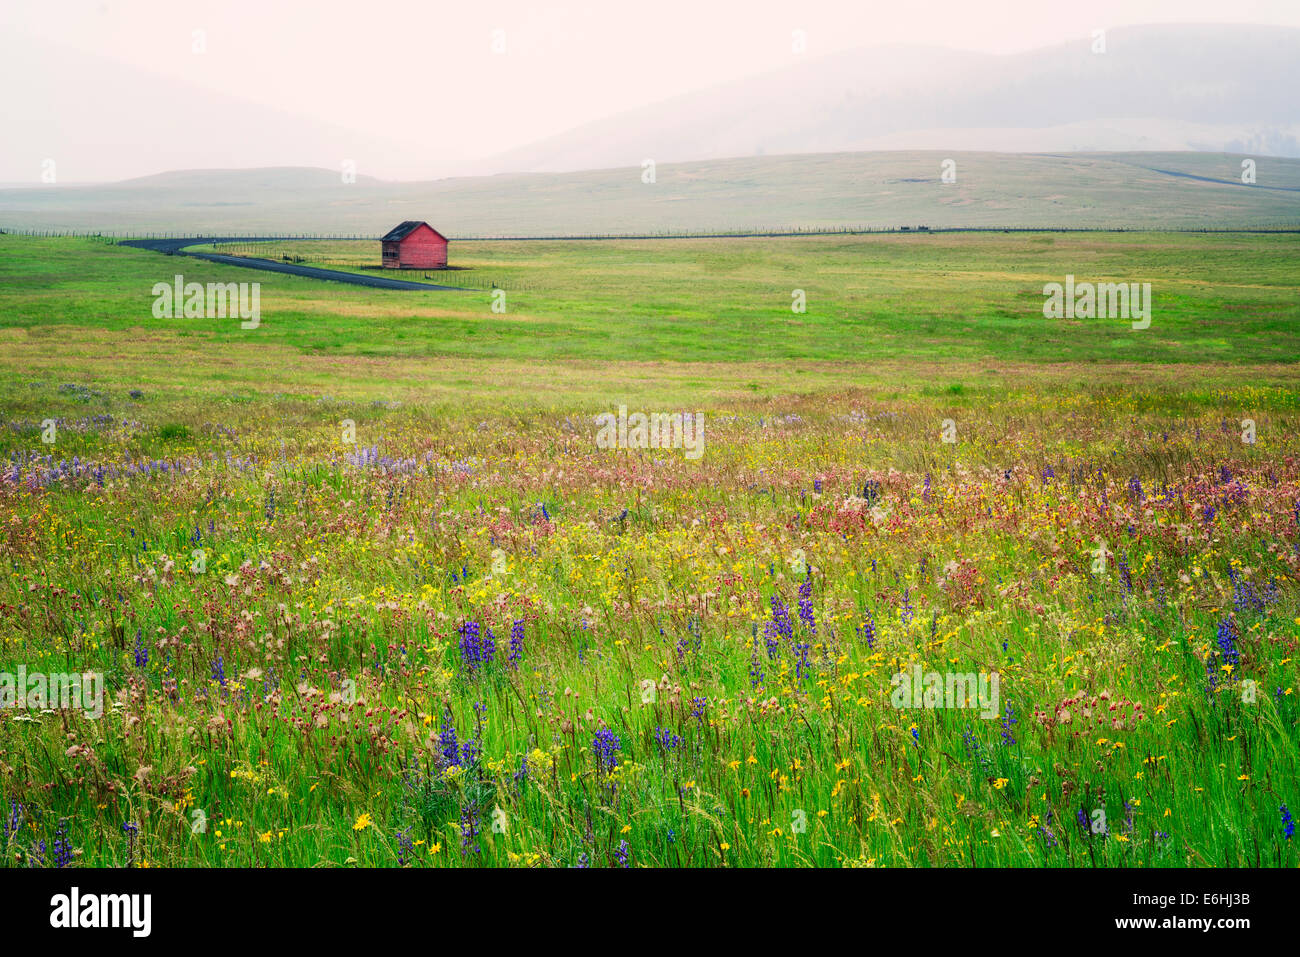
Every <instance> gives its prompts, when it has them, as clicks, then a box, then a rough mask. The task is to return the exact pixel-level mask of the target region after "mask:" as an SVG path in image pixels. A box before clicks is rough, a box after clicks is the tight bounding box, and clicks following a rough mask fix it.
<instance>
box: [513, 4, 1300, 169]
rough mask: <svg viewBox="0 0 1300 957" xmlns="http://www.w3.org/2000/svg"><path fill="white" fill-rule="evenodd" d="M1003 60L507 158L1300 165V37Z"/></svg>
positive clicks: (966, 63) (733, 107)
mask: <svg viewBox="0 0 1300 957" xmlns="http://www.w3.org/2000/svg"><path fill="white" fill-rule="evenodd" d="M1092 47H1093V41H1092V39H1091V38H1082V39H1080V40H1079V41H1078V42H1075V43H1069V44H1064V45H1061V46H1056V47H1050V48H1044V49H1038V50H1033V51H1030V52H1027V53H1019V54H1012V55H1006V56H995V55H989V54H981V53H970V52H959V51H953V50H946V49H940V48H932V47H922V46H888V47H879V48H874V49H866V50H858V51H853V52H850V53H843V54H837V55H834V56H829V57H824V58H821V59H815V60H810V61H809V62H807V63H802V64H799V65H797V66H792V67H786V68H784V69H781V70H777V71H774V72H771V73H767V74H763V75H761V76H757V77H752V78H749V79H745V80H739V81H735V82H732V83H728V84H726V85H723V86H719V87H715V88H713V89H709V90H704V91H700V92H696V93H690V94H687V95H684V96H679V97H676V98H674V99H671V100H667V101H664V102H662V103H659V104H656V105H652V106H648V107H644V108H641V109H637V110H633V111H630V112H627V113H622V114H618V115H616V116H612V117H609V118H607V119H604V120H600V121H597V122H595V123H590V124H587V125H585V126H581V127H578V128H577V129H573V130H570V131H568V132H565V133H562V134H560V135H557V136H554V137H551V138H549V139H546V140H543V141H541V142H538V143H535V144H532V145H530V146H525V147H522V148H519V149H516V150H512V151H510V152H507V153H504V154H502V155H500V156H498V157H496V158H495V159H494V160H493V161H492V163H491V167H492V168H493V169H498V170H502V171H509V170H536V171H543V170H545V171H552V170H554V171H560V170H579V169H601V168H605V167H614V166H636V165H639V164H640V163H641V162H642V160H644V159H654V160H655V161H656V162H660V163H662V162H679V161H687V160H702V159H713V158H721V157H728V156H760V155H765V154H768V155H770V154H788V153H814V152H836V151H849V150H852V151H857V150H880V149H940V150H997V151H1002V152H1038V151H1092V150H1193V151H1212V152H1225V151H1226V152H1234V153H1252V154H1256V155H1260V156H1289V157H1298V156H1300V95H1297V92H1296V91H1297V90H1298V89H1300V30H1297V29H1293V28H1285V27H1263V26H1244V25H1210V26H1202V25H1174V26H1142V27H1127V28H1120V29H1115V30H1111V31H1108V32H1107V33H1106V36H1105V52H1104V53H1094V52H1093V49H1092Z"/></svg>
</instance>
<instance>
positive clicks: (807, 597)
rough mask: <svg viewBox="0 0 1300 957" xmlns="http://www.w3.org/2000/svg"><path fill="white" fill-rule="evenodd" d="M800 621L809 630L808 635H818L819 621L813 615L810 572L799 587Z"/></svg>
mask: <svg viewBox="0 0 1300 957" xmlns="http://www.w3.org/2000/svg"><path fill="white" fill-rule="evenodd" d="M799 620H800V621H802V622H803V623H804V627H805V628H807V629H808V634H810V635H816V634H817V619H816V617H814V615H813V605H812V572H811V571H809V572H808V575H807V577H806V578H804V580H803V583H802V584H800V586H799Z"/></svg>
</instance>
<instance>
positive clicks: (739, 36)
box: [0, 0, 1300, 176]
mask: <svg viewBox="0 0 1300 957" xmlns="http://www.w3.org/2000/svg"><path fill="white" fill-rule="evenodd" d="M1220 21H1230V22H1235V23H1266V24H1285V25H1291V26H1300V2H1297V0H1255V2H1251V0H1241V2H1236V3H1233V4H1225V3H1223V2H1222V0H1094V2H1080V3H1063V2H1056V0H1001V2H998V3H995V4H979V3H970V2H969V0H932V2H924V0H913V2H901V3H900V2H898V0H891V2H865V3H864V2H862V0H839V2H831V0H801V2H799V3H793V4H792V3H790V2H789V0H744V2H708V0H705V2H701V0H653V2H647V3H642V4H637V3H624V2H611V0H598V2H568V3H552V2H547V0H487V2H483V0H468V2H465V3H447V2H405V0H387V2H383V3H380V2H370V3H357V2H350V0H312V2H298V0H291V2H276V0H257V2H252V0H212V2H207V0H204V2H196V0H53V2H52V0H6V2H5V3H4V5H3V9H2V10H0V30H3V31H4V34H5V35H7V36H8V37H9V40H10V41H11V42H22V40H21V38H22V37H23V36H24V35H26V36H30V37H35V38H39V39H40V40H43V41H46V42H48V43H51V44H58V45H61V46H63V47H65V48H71V49H73V50H81V51H86V52H89V53H93V54H96V55H98V56H102V57H107V58H109V59H112V60H115V61H118V62H120V63H122V64H126V65H129V66H130V67H132V68H134V69H135V70H141V71H147V72H149V73H152V74H158V75H161V76H162V77H165V78H171V79H174V80H176V81H179V82H180V83H184V84H194V85H197V86H199V87H202V88H205V89H207V90H211V91H217V92H220V93H223V94H226V95H229V96H235V97H240V98H244V99H247V100H251V101H254V102H256V103H260V104H263V105H266V106H273V107H276V108H278V109H281V110H285V111H288V112H292V113H297V114H300V115H306V116H310V117H314V118H316V119H319V120H324V121H328V122H330V123H334V124H338V125H340V126H344V127H347V128H349V129H351V130H355V131H357V132H358V133H360V134H363V135H365V136H382V135H389V134H392V133H393V132H394V131H395V130H400V129H402V128H403V127H406V128H407V129H411V128H415V127H420V126H427V125H438V126H439V127H440V128H441V129H442V130H443V135H442V136H441V137H440V146H439V153H440V160H441V166H442V168H443V169H444V170H451V169H454V168H463V169H466V170H468V169H470V168H472V162H471V161H472V160H473V159H475V158H479V157H485V156H491V155H494V154H497V153H500V152H502V151H504V150H507V149H509V148H511V147H515V146H519V145H522V144H525V143H529V142H531V141H534V140H536V139H539V138H542V137H545V136H548V135H551V134H555V133H559V132H562V131H563V130H565V129H568V128H570V127H572V126H575V125H578V124H581V123H584V122H587V121H589V120H594V119H598V118H600V117H603V116H606V115H609V114H611V113H617V112H620V111H623V110H627V109H630V108H633V107H637V106H642V105H644V104H647V103H652V102H655V101H657V100H662V99H665V98H667V97H670V96H673V95H675V94H679V93H683V92H687V91H690V90H695V89H699V88H701V87H706V86H710V85H712V84H716V83H719V82H722V81H725V80H730V79H735V78H738V77H743V76H745V75H749V74H753V73H757V72H762V71H766V70H770V69H774V68H777V67H780V66H785V65H788V64H790V63H792V62H794V60H795V59H796V57H798V56H804V57H815V56H818V55H823V54H827V53H833V52H837V51H841V50H845V49H851V48H860V47H870V46H872V45H876V44H882V43H895V42H902V43H927V44H937V45H942V46H950V47H957V48H963V49H969V50H979V51H985V52H992V53H1006V52H1015V51H1020V50H1025V49H1030V48H1033V47H1037V46H1044V45H1049V44H1053V43H1060V42H1065V41H1068V40H1079V39H1081V38H1087V37H1088V35H1089V33H1090V31H1091V30H1092V29H1094V28H1096V27H1111V28H1113V27H1116V26H1121V25H1130V24H1139V23H1178V22H1220ZM497 30H500V31H503V34H496V35H495V39H496V40H497V46H498V49H499V48H500V47H501V44H502V43H503V44H504V52H497V50H494V48H493V43H494V31H497ZM795 30H802V31H804V32H805V34H806V38H807V41H806V52H805V53H803V54H796V53H794V52H792V33H793V31H795ZM194 31H202V35H201V38H202V41H203V43H204V45H205V52H204V53H202V54H198V53H195V52H194V50H193V47H194V44H195V33H194ZM51 67H52V69H57V70H59V71H71V75H72V77H73V78H74V79H78V80H82V81H84V83H85V84H86V88H87V90H88V91H91V93H92V95H93V90H94V84H95V74H94V72H93V71H89V70H86V68H85V67H84V66H83V65H82V64H80V63H79V62H78V60H77V59H76V58H75V56H74V57H68V58H65V59H62V60H61V61H60V62H58V63H57V64H51ZM78 70H84V71H85V72H86V74H87V75H85V76H78V73H77V71H78ZM14 95H16V94H15V93H14V91H12V90H11V91H10V92H9V93H8V94H7V96H14ZM123 109H124V110H125V113H124V122H132V121H138V120H141V119H143V118H135V117H131V115H130V110H129V107H125V106H124V107H123ZM399 138H400V137H399ZM87 146H93V144H87ZM145 165H146V166H147V165H148V164H147V163H145ZM401 165H402V164H400V163H398V164H396V165H395V166H394V167H393V168H390V169H386V170H379V171H377V172H379V173H380V174H381V175H398V176H400V175H412V174H414V173H417V172H418V170H417V169H415V168H414V167H412V168H400V167H401ZM141 171H142V172H143V171H147V170H143V169H142V170H141Z"/></svg>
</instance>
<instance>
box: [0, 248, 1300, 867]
mask: <svg viewBox="0 0 1300 957" xmlns="http://www.w3.org/2000/svg"><path fill="white" fill-rule="evenodd" d="M1295 251H1296V240H1295V239H1294V238H1292V237H1280V236H1279V237H1246V236H1240V237H1238V236H1233V237H1225V236H1213V237H1211V236H1186V235H1178V236H1170V235H1166V234H1143V235H1132V236H1105V237H1095V236H1087V237H1084V236H1069V237H1061V236H1026V237H1003V236H962V237H951V236H948V237H940V236H928V237H898V236H891V237H864V238H858V239H825V238H821V239H804V240H790V241H754V240H744V241H729V242H724V241H680V242H679V241H671V242H645V243H607V244H600V243H581V244H560V243H519V244H506V243H502V244H481V245H480V244H475V245H473V246H468V245H467V246H462V247H457V246H453V259H454V260H455V261H457V262H458V263H459V264H461V265H466V266H470V267H472V270H473V273H474V274H476V275H482V276H488V275H491V276H493V277H497V276H500V277H501V278H502V281H510V282H515V283H518V284H520V285H522V286H528V287H530V288H529V289H528V290H526V291H521V292H519V293H518V294H517V295H515V294H509V295H508V303H509V306H508V311H507V312H506V314H505V315H493V314H492V313H491V312H490V309H489V299H488V297H487V296H486V295H485V294H483V293H479V292H472V293H432V294H425V293H415V294H409V293H389V292H382V291H371V290H364V289H353V288H350V287H347V286H342V285H335V284H329V283H320V282H315V281H309V280H299V279H294V278H289V277H283V276H278V275H274V274H270V273H258V272H252V271H248V270H242V269H238V268H235V267H227V266H218V265H214V264H207V263H203V262H201V261H197V260H192V259H186V258H184V257H173V258H167V257H163V256H160V255H158V254H154V253H147V252H142V251H138V250H133V249H127V248H123V247H115V246H111V245H107V244H98V243H92V242H89V241H83V240H58V241H55V240H47V241H36V240H27V239H17V238H15V237H10V236H3V237H0V341H2V342H3V349H2V350H0V359H2V362H3V365H2V368H3V371H4V376H3V379H2V380H0V466H3V467H4V472H3V476H4V478H3V480H2V481H0V514H2V515H4V516H5V519H4V523H3V526H2V527H0V568H3V570H4V575H3V576H0V610H2V611H3V614H2V615H0V673H4V672H13V671H15V670H16V669H17V667H18V666H19V665H22V666H25V667H26V668H27V669H28V671H41V672H80V671H83V670H94V671H99V672H103V674H104V675H105V682H106V685H107V687H108V689H109V701H108V702H107V704H106V706H105V713H104V715H103V716H102V717H100V718H97V719H96V718H90V717H87V716H85V715H83V714H82V713H80V712H78V711H75V710H74V711H70V712H65V711H50V712H49V713H45V712H42V711H41V710H40V709H35V710H31V709H19V708H4V709H0V802H2V803H3V806H4V808H5V809H6V812H8V810H9V809H10V807H11V805H10V802H11V801H12V802H17V804H18V805H20V806H21V808H20V811H19V815H18V817H19V820H20V821H21V826H20V827H19V829H18V831H17V832H16V833H15V834H12V835H10V834H8V833H7V832H6V836H5V837H4V838H3V840H2V841H0V843H2V845H3V846H2V847H0V850H2V851H3V854H4V859H5V861H6V863H8V864H10V865H14V866H25V865H27V864H35V863H39V862H40V857H39V854H38V853H37V849H36V848H37V842H38V841H40V840H44V841H45V842H46V847H47V848H50V847H52V846H53V841H54V840H55V838H56V836H57V835H58V834H59V833H60V830H59V829H60V828H62V829H63V830H62V833H64V834H66V835H67V837H68V840H69V841H70V843H71V845H72V846H73V847H74V848H75V850H76V857H75V858H74V861H73V865H74V866H117V865H122V864H140V863H146V862H147V863H149V864H151V865H160V864H161V865H181V864H190V865H223V866H260V865H272V866H282V865H301V866H317V865H325V866H347V865H353V864H357V865H363V866H395V865H398V864H399V863H400V864H402V865H404V866H411V867H425V866H484V865H487V866H492V865H499V866H568V865H573V864H577V863H580V862H581V861H584V860H585V861H586V862H588V863H589V864H590V865H591V866H618V865H619V864H620V854H625V855H626V860H627V861H628V863H629V864H631V865H632V866H656V865H657V866H740V865H749V866H811V865H817V866H972V865H974V866H1007V865H1018V866H1051V867H1064V866H1074V867H1094V866H1104V865H1115V866H1133V867H1146V866H1166V865H1191V866H1208V865H1223V866H1232V867H1262V866H1268V867H1272V866H1286V867H1293V866H1295V865H1296V864H1297V863H1300V860H1298V859H1297V857H1296V854H1297V851H1296V845H1295V843H1294V842H1293V841H1288V840H1287V839H1286V837H1285V834H1284V831H1283V826H1282V818H1281V810H1280V809H1281V807H1282V805H1287V806H1288V807H1289V808H1290V809H1291V810H1292V811H1293V812H1294V811H1296V810H1297V809H1300V791H1298V790H1297V785H1296V782H1297V781H1300V749H1298V748H1297V744H1300V704H1298V702H1300V697H1298V696H1297V694H1296V693H1295V688H1296V677H1297V664H1296V661H1297V656H1296V651H1297V644H1298V643H1300V600H1298V599H1297V590H1296V579H1297V575H1298V574H1300V565H1298V564H1297V559H1296V555H1297V548H1300V538H1297V535H1298V528H1297V516H1296V511H1295V510H1296V508H1297V502H1298V501H1300V466H1297V462H1300V439H1298V438H1297V436H1298V435H1300V432H1298V431H1297V427H1298V426H1300V409H1298V408H1297V405H1298V403H1300V396H1298V394H1297V392H1296V390H1295V388H1294V381H1295V378H1294V369H1295V366H1294V356H1295V352H1296V344H1297V337H1296V318H1297V317H1296V310H1297V306H1296V300H1295V296H1294V291H1295V290H1294V279H1293V274H1294V269H1293V264H1294V261H1295ZM318 252H320V250H318ZM323 254H325V255H326V256H327V258H332V259H340V258H347V257H348V256H353V257H355V256H357V255H365V253H364V250H361V251H360V252H359V253H358V252H357V251H355V250H350V249H347V248H343V247H340V248H335V249H325V250H324V251H323ZM354 268H355V266H354ZM177 271H179V272H183V273H184V275H185V277H186V279H188V280H194V281H202V282H207V281H259V282H262V283H263V289H262V320H261V325H260V327H259V328H258V329H256V330H241V329H240V328H239V323H238V320H231V319H227V320H158V319H154V318H153V317H152V315H151V312H150V306H151V301H152V300H151V295H150V290H151V288H152V284H153V283H154V282H158V281H170V278H171V276H172V274H173V273H175V272H177ZM1066 273H1073V274H1075V275H1076V276H1078V277H1079V278H1092V279H1096V280H1102V279H1107V278H1115V279H1126V280H1133V281H1150V282H1152V284H1153V287H1154V290H1155V296H1156V312H1155V316H1154V319H1153V322H1152V325H1151V328H1150V329H1147V330H1132V329H1131V328H1129V327H1128V326H1127V324H1125V323H1122V322H1104V321H1100V320H1098V321H1093V322H1092V323H1088V322H1080V323H1073V324H1070V323H1061V322H1053V321H1051V320H1045V319H1043V317H1042V315H1041V303H1042V295H1041V287H1042V284H1043V283H1044V282H1046V281H1052V280H1060V279H1061V278H1062V277H1063V276H1064V275H1065V274H1066ZM792 288H803V289H805V290H807V292H808V302H809V309H808V312H807V313H806V314H804V315H796V314H793V313H791V312H790V310H789V305H788V303H789V296H790V290H791V289H792ZM620 403H627V404H629V405H630V406H631V407H632V409H633V410H636V409H638V408H639V409H642V410H645V411H675V410H686V409H689V410H701V411H703V412H704V414H705V420H706V430H705V434H704V438H705V451H704V455H703V457H702V458H700V459H699V460H698V461H696V460H691V459H687V458H686V457H684V455H683V454H682V453H681V452H680V451H677V450H671V449H658V450H622V449H620V450H610V449H605V448H601V447H600V446H599V445H598V443H597V441H596V433H597V430H596V426H595V424H594V423H593V421H592V416H593V415H594V414H596V413H599V412H603V411H608V410H610V409H613V408H616V407H617V406H618V405H619V404H620ZM49 419H53V420H54V424H55V441H54V443H53V444H52V445H49V444H46V443H44V442H43V441H42V435H43V433H45V432H46V431H47V428H46V421H47V420H49ZM1246 419H1249V420H1250V421H1251V422H1252V423H1253V424H1254V426H1255V429H1256V441H1255V442H1254V443H1244V442H1243V441H1242V438H1241V432H1242V429H1243V426H1242V422H1243V420H1246ZM345 420H351V421H352V423H353V424H354V426H355V437H356V443H355V445H353V444H348V443H346V442H345V441H344V440H343V439H344V435H345V427H344V421H345ZM948 422H951V427H952V430H953V433H954V438H955V441H954V442H951V443H948V442H945V441H944V440H943V434H944V431H945V428H946V423H948ZM74 459H75V461H76V464H75V465H74V464H73V462H74ZM164 463H165V467H164ZM14 469H17V473H18V474H17V481H14ZM1134 483H1137V484H1136V486H1135V484H1134ZM864 496H865V497H864ZM868 499H869V500H868ZM1099 539H1100V540H1101V541H1102V542H1103V543H1104V545H1105V552H1106V556H1107V561H1106V563H1105V565H1104V566H1098V565H1097V564H1096V560H1097V555H1096V549H1097V541H1098V540H1099ZM196 553H198V554H196ZM200 559H201V560H200ZM804 566H810V567H811V569H812V572H811V574H806V573H805V572H804V571H802V570H801V569H802V567H804ZM805 583H806V585H807V587H808V589H809V592H810V594H809V595H808V599H807V601H808V607H807V612H808V613H810V614H811V616H812V617H813V619H814V620H815V628H816V630H815V631H814V630H813V629H812V628H810V627H809V625H808V624H807V623H806V621H805V620H804V618H803V617H801V615H800V614H799V611H800V598H801V596H800V592H799V588H800V585H801V584H805ZM774 597H775V598H777V599H778V600H779V601H780V602H783V603H784V604H785V605H786V606H788V609H789V615H790V618H791V619H792V625H791V634H790V637H788V638H785V637H780V636H779V634H778V637H777V638H776V640H775V643H774V649H773V650H772V651H771V652H769V646H768V644H767V625H768V623H769V622H771V621H773V611H772V609H773V606H772V599H773V598H774ZM469 621H472V622H475V623H477V624H478V625H479V626H480V628H481V629H482V631H481V634H482V635H486V629H488V628H491V629H492V631H493V634H494V636H495V641H496V651H495V655H494V658H493V661H492V662H491V663H490V664H487V665H482V666H479V667H470V666H469V665H468V664H467V663H466V661H465V658H464V655H463V651H462V647H461V635H460V633H459V631H460V629H461V627H462V625H463V624H464V623H465V622H469ZM516 621H522V622H523V626H522V627H523V645H522V650H521V654H520V657H519V658H518V659H517V660H516V661H514V662H511V661H510V660H509V657H510V652H511V644H510V637H511V632H512V626H513V624H514V623H515V622H516ZM1225 629H1226V631H1225ZM1225 634H1227V635H1228V636H1229V637H1230V644H1228V645H1227V646H1225V645H1224V644H1223V642H1222V639H1223V636H1224V635H1225ZM804 646H806V647H804ZM146 652H147V656H148V660H147V662H144V663H143V664H142V663H141V658H142V657H143V653H146ZM1234 656H1235V657H1234ZM218 661H219V662H220V663H219V665H218ZM915 665H919V666H921V667H922V668H923V669H924V670H926V671H932V670H933V671H939V672H941V673H946V672H949V671H956V672H962V673H966V672H969V673H983V674H988V673H991V672H997V673H998V674H999V676H1000V681H1001V697H1000V700H999V703H998V708H997V715H996V716H995V717H993V718H989V719H983V718H981V717H979V716H978V714H977V713H975V712H972V711H970V710H946V709H916V710H903V709H898V708H895V707H894V706H893V705H892V703H891V677H892V676H893V675H894V674H895V673H897V672H901V671H906V670H909V669H910V668H911V667H913V666H915ZM1211 676H1212V677H1213V682H1212V683H1211V681H1210V677H1211ZM1248 688H1249V689H1251V691H1248V690H1247V689H1248ZM1252 692H1253V693H1252ZM1080 694H1082V695H1084V696H1085V700H1083V701H1078V702H1074V703H1070V704H1068V705H1067V704H1064V703H1063V702H1065V701H1066V699H1070V698H1073V697H1075V696H1077V695H1080ZM1103 694H1104V695H1106V697H1105V698H1102V697H1101V696H1102V695H1103ZM1094 697H1097V698H1098V703H1097V704H1095V705H1093V702H1092V699H1093V698H1094ZM1121 700H1122V701H1124V702H1125V704H1124V710H1123V711H1122V712H1121V713H1122V714H1123V715H1124V716H1125V720H1123V721H1121V722H1120V724H1119V726H1115V725H1113V724H1112V723H1111V719H1112V718H1113V717H1114V715H1115V713H1114V712H1112V711H1110V710H1109V708H1110V705H1111V704H1112V703H1117V702H1119V701H1121ZM1132 704H1140V705H1141V717H1136V716H1135V715H1134V713H1133V711H1132ZM476 705H477V706H479V707H476ZM1007 706H1010V707H1011V708H1012V715H1011V716H1010V717H1014V718H1015V723H1014V724H1011V723H1010V720H1009V717H1008V715H1007V714H1006V711H1005V708H1006V707H1007ZM1058 706H1061V708H1065V709H1068V710H1069V711H1070V721H1069V722H1065V721H1064V720H1063V719H1062V720H1057V719H1059V718H1060V717H1061V716H1060V714H1059V712H1058V710H1057V708H1058ZM1085 707H1094V708H1095V712H1096V713H1095V714H1094V716H1093V718H1095V717H1096V716H1097V715H1104V716H1105V723H1104V724H1103V725H1101V726H1098V725H1097V724H1096V722H1095V720H1093V718H1085V712H1084V708H1085ZM1036 712H1042V713H1043V714H1044V716H1045V717H1044V719H1043V720H1040V719H1039V718H1038V717H1037V716H1036ZM1047 716H1051V719H1050V720H1049V719H1048V718H1047ZM1004 721H1006V723H1005V724H1004ZM449 729H454V731H455V735H456V738H457V743H458V745H459V746H463V745H464V744H465V742H466V741H468V740H472V741H474V742H475V744H474V745H473V746H472V747H471V750H470V752H469V753H468V755H467V754H466V752H464V751H463V750H461V751H459V752H458V764H457V765H456V766H448V762H447V761H446V759H445V757H444V751H445V749H446V746H447V740H446V737H445V734H446V732H447V731H448V730H449ZM602 731H607V732H609V733H610V734H613V735H616V736H617V738H618V749H617V757H618V766H617V768H615V769H611V768H610V767H609V766H608V765H606V764H602V762H601V761H600V760H598V757H597V751H596V749H595V742H596V741H597V740H599V739H600V734H599V732H602ZM1004 732H1006V734H1004ZM664 735H667V736H668V738H667V740H668V742H669V743H670V744H671V747H665V746H664V744H663V743H661V742H662V740H664V737H663V736H664ZM678 739H680V740H678ZM525 767H526V768H527V772H526V774H524V775H523V776H517V775H519V773H520V771H521V770H523V769H524V768H525ZM1099 812H1100V814H1101V815H1104V820H1105V827H1104V828H1099V829H1098V830H1094V829H1093V823H1094V822H1098V823H1099V822H1100V821H1101V820H1102V817H1100V816H1099ZM1080 814H1082V815H1083V818H1084V821H1085V822H1086V824H1085V825H1080V824H1079V823H1078V817H1079V815H1080ZM200 822H206V824H205V826H203V827H198V824H199V823H200ZM123 823H131V824H135V825H137V826H138V833H136V834H128V833H126V832H125V831H124V830H123V828H122V825H123ZM471 823H472V825H473V826H468V825H470V824H471ZM494 825H496V826H495V827H494ZM475 829H477V833H475ZM623 842H626V844H625V845H624V844H623ZM45 863H46V864H47V865H48V864H49V855H48V854H47V857H46V858H45Z"/></svg>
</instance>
